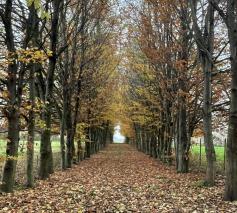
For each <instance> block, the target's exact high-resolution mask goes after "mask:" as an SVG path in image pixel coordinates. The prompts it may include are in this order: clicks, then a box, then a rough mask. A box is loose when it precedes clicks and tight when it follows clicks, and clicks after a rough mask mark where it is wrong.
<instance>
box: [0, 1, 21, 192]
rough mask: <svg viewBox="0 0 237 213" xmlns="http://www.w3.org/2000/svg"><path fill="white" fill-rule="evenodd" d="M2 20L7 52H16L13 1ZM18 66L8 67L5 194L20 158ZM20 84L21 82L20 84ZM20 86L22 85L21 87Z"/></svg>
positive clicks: (10, 2)
mask: <svg viewBox="0 0 237 213" xmlns="http://www.w3.org/2000/svg"><path fill="white" fill-rule="evenodd" d="M1 18H2V21H3V24H4V28H5V32H6V33H5V34H6V38H5V40H6V44H7V50H8V51H9V52H11V53H14V52H15V43H14V36H13V29H12V1H11V0H7V1H6V3H5V11H4V13H2V12H1ZM17 71H18V65H17V63H16V62H15V61H13V63H12V64H9V65H8V78H7V91H8V103H7V108H6V112H5V113H6V117H7V121H8V135H7V147H6V157H7V159H6V162H5V165H4V169H3V177H2V185H1V189H2V191H4V192H12V191H13V186H14V181H15V170H16V163H17V158H18V145H19V130H20V118H19V116H20V115H19V110H20V105H21V94H20V93H18V92H17V88H16V87H17ZM18 83H19V82H18ZM19 86H20V85H19Z"/></svg>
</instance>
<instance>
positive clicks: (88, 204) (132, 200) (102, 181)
mask: <svg viewBox="0 0 237 213" xmlns="http://www.w3.org/2000/svg"><path fill="white" fill-rule="evenodd" d="M200 180H202V174H198V173H190V174H177V173H176V172H175V170H174V168H173V167H168V166H166V165H163V164H161V163H159V162H158V161H157V160H155V159H152V158H150V157H149V156H147V155H145V154H143V153H140V152H138V151H136V150H135V149H134V148H133V147H131V146H129V145H125V144H113V145H109V146H108V147H107V148H106V149H105V150H103V151H101V152H100V153H99V154H96V155H94V156H93V157H92V158H91V159H89V160H85V161H83V162H81V163H80V165H78V166H75V167H74V168H72V169H70V170H67V171H66V172H56V173H55V174H54V175H52V176H51V178H50V179H49V180H47V181H39V182H37V185H36V187H35V188H34V189H31V190H20V191H16V192H14V194H9V195H1V196H0V212H4V213H5V212H37V213H38V212H75V213H80V212H142V213H143V212H144V213H145V212H149V213H150V212H237V203H230V202H224V201H223V200H222V195H223V189H224V188H223V186H224V183H223V180H219V181H217V185H216V186H215V187H212V188H205V187H201V184H200Z"/></svg>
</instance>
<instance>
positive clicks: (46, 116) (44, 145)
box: [39, 0, 61, 179]
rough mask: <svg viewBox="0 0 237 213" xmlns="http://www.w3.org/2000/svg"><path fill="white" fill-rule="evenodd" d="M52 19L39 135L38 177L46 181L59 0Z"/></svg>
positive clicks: (50, 160) (49, 166)
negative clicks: (43, 126)
mask: <svg viewBox="0 0 237 213" xmlns="http://www.w3.org/2000/svg"><path fill="white" fill-rule="evenodd" d="M52 4H53V17H52V22H51V26H52V27H51V28H52V29H51V39H50V46H51V47H50V49H51V51H52V56H51V57H50V58H49V66H48V72H47V80H46V94H45V109H44V112H43V120H44V122H45V129H44V130H43V131H42V135H41V144H40V145H41V146H40V169H39V176H40V178H41V179H46V178H48V177H49V175H50V174H51V173H52V172H53V158H52V147H51V141H50V139H51V116H52V104H53V103H52V102H53V100H52V97H51V96H52V94H53V83H54V72H55V67H56V61H57V56H56V51H57V42H58V23H59V9H60V5H61V0H55V1H53V3H52Z"/></svg>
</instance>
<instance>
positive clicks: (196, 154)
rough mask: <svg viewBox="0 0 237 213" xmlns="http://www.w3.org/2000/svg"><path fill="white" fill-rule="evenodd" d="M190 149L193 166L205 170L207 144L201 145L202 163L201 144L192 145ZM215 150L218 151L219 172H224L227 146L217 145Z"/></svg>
mask: <svg viewBox="0 0 237 213" xmlns="http://www.w3.org/2000/svg"><path fill="white" fill-rule="evenodd" d="M190 151H191V156H190V159H191V160H190V162H191V165H192V166H193V167H198V168H200V169H201V170H205V168H206V165H207V162H206V153H205V146H201V164H200V146H199V145H192V147H191V150H190ZM215 152H216V166H217V172H223V171H224V158H225V157H224V156H225V155H224V152H225V148H224V147H222V146H215Z"/></svg>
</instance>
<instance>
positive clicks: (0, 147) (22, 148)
mask: <svg viewBox="0 0 237 213" xmlns="http://www.w3.org/2000/svg"><path fill="white" fill-rule="evenodd" d="M26 143H27V142H26V141H20V145H19V155H21V154H25V153H26ZM52 149H53V152H60V141H58V140H53V141H52ZM5 152H6V141H5V140H0V155H5ZM35 152H36V153H39V152H40V141H35Z"/></svg>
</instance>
